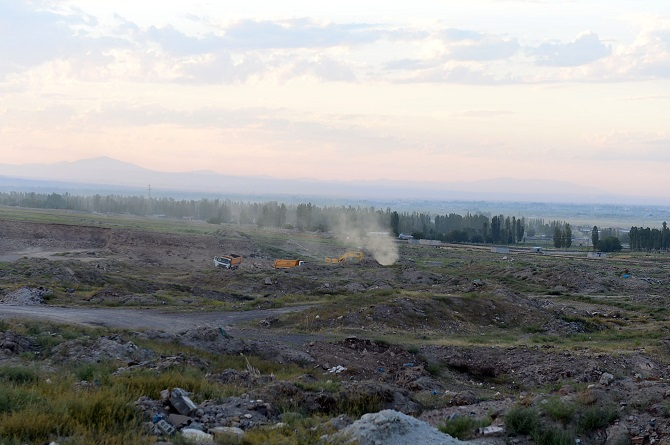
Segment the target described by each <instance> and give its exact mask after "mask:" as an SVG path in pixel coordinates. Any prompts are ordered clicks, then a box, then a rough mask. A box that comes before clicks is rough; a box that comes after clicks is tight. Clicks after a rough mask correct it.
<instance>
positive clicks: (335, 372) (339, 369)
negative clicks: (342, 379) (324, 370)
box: [328, 365, 347, 374]
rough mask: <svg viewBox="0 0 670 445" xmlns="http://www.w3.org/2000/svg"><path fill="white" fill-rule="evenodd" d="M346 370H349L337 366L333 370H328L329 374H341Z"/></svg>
mask: <svg viewBox="0 0 670 445" xmlns="http://www.w3.org/2000/svg"><path fill="white" fill-rule="evenodd" d="M346 370H347V368H345V367H344V366H342V365H337V366H333V367H332V368H330V369H329V370H328V374H339V373H341V372H344V371H346Z"/></svg>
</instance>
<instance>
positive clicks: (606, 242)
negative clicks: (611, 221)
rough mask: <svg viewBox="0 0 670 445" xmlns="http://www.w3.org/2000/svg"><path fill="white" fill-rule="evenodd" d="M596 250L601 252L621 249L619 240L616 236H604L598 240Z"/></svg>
mask: <svg viewBox="0 0 670 445" xmlns="http://www.w3.org/2000/svg"><path fill="white" fill-rule="evenodd" d="M598 250H600V251H601V252H619V251H621V241H619V238H617V237H616V236H606V237H605V238H603V239H601V240H599V241H598Z"/></svg>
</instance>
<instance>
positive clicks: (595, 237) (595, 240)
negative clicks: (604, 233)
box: [591, 226, 600, 250]
mask: <svg viewBox="0 0 670 445" xmlns="http://www.w3.org/2000/svg"><path fill="white" fill-rule="evenodd" d="M599 238H600V236H599V235H598V226H593V229H591V242H592V243H593V250H596V249H597V247H598V239H599Z"/></svg>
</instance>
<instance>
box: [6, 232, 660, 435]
mask: <svg viewBox="0 0 670 445" xmlns="http://www.w3.org/2000/svg"><path fill="white" fill-rule="evenodd" d="M193 224H194V225H197V226H198V227H199V228H201V226H202V225H203V224H201V223H196V222H193ZM250 233H251V232H250V231H246V232H245V231H242V230H240V231H238V230H236V229H235V228H234V227H221V228H217V227H212V228H211V230H210V233H208V234H197V233H196V234H183V233H181V234H180V233H161V232H152V231H148V230H140V229H131V228H118V229H117V228H110V227H94V226H84V227H82V226H72V225H59V224H42V223H27V222H15V221H7V220H0V266H1V267H2V269H0V301H1V302H2V303H1V304H0V318H44V319H50V320H54V321H57V322H62V323H81V324H88V325H93V326H105V327H114V328H124V329H132V330H138V331H146V332H147V334H146V335H153V336H157V337H161V336H162V337H170V338H182V340H181V341H183V342H185V343H184V344H188V345H189V346H195V347H200V348H203V349H206V350H211V349H212V348H215V349H219V350H221V351H232V352H235V351H238V350H240V351H252V352H255V353H258V354H259V355H263V351H271V352H267V353H266V356H267V357H269V358H272V359H275V360H285V361H295V362H300V363H303V364H304V365H305V366H306V367H308V368H309V369H310V370H311V371H310V372H311V373H312V374H319V375H323V374H332V378H334V379H340V380H342V381H343V382H345V383H346V384H348V385H363V384H365V385H372V386H369V390H370V391H381V392H384V391H387V392H389V394H390V396H389V399H388V401H389V407H391V408H394V409H397V410H400V411H403V412H407V413H410V414H413V415H415V416H419V417H420V418H421V419H423V420H426V421H428V422H429V423H431V424H433V425H439V424H440V423H442V422H444V421H445V419H447V418H450V417H452V416H454V415H465V416H474V417H484V416H492V417H493V418H494V422H495V423H497V424H502V419H504V413H505V412H506V411H507V410H509V408H510V407H511V406H513V405H515V404H516V403H518V402H520V401H524V403H531V401H532V400H533V399H534V398H538V397H549V396H550V395H558V396H559V397H562V398H564V399H565V400H573V399H577V398H578V397H581V398H583V397H586V396H585V395H584V394H588V397H591V398H592V399H593V402H592V403H596V404H597V403H605V402H606V401H607V402H608V403H615V404H616V405H617V409H618V410H619V411H620V412H621V416H620V417H619V421H618V422H619V425H618V428H619V429H621V428H623V429H625V431H626V434H628V437H629V438H632V437H643V438H644V440H645V441H648V442H651V443H668V442H667V441H668V440H670V419H669V417H670V409H668V407H670V389H669V387H668V384H667V382H668V379H670V375H669V373H668V367H667V366H668V364H669V363H670V335H668V323H667V313H666V312H664V311H663V308H664V307H665V306H667V301H668V297H669V296H670V295H669V293H670V286H669V285H670V280H669V278H668V272H669V267H668V264H669V262H668V259H667V257H662V256H649V257H626V256H623V255H620V256H619V257H618V258H611V259H608V260H607V261H599V260H595V261H594V260H586V259H585V258H583V257H584V256H585V254H584V255H582V254H581V253H580V252H577V253H576V256H575V257H562V256H558V255H551V254H547V255H537V254H531V253H529V252H527V251H518V252H515V251H513V252H512V253H510V254H507V255H501V254H493V253H491V252H489V251H488V250H485V249H476V248H462V247H457V246H451V247H447V248H442V249H435V248H429V247H424V246H409V245H405V244H402V245H399V248H400V254H401V255H400V260H399V262H398V263H397V264H396V265H394V266H392V267H383V266H381V265H379V264H378V263H377V262H375V261H374V260H372V259H370V258H366V259H365V260H363V261H361V262H357V261H356V262H351V263H348V264H343V265H326V264H324V263H323V257H325V256H337V255H338V254H341V253H342V252H343V251H344V250H346V249H347V248H349V247H350V246H346V245H344V244H338V242H337V240H336V239H335V238H334V237H332V236H329V235H323V236H321V235H316V234H299V233H297V232H271V231H258V232H254V233H252V234H250ZM229 252H234V253H238V254H241V255H243V256H244V262H243V263H242V265H241V267H240V268H239V269H238V270H218V269H215V268H214V266H213V263H212V258H213V257H214V255H219V254H222V253H229ZM280 257H282V258H300V259H304V260H306V261H307V264H305V265H304V266H303V267H301V268H299V269H290V270H285V271H276V270H274V269H272V266H271V265H272V262H273V261H274V259H275V258H280ZM624 274H625V275H627V276H628V278H623V275H624ZM289 297H290V298H291V300H290V301H291V302H296V303H300V302H301V298H304V299H305V300H306V303H308V304H302V305H300V304H298V305H295V306H283V307H281V308H277V309H269V308H271V307H273V305H275V302H276V301H285V300H282V299H285V298H289ZM208 301H216V302H218V303H222V304H227V305H228V306H222V308H223V309H228V310H226V311H222V310H221V309H217V308H212V307H211V306H207V305H206V302H208ZM282 304H283V303H282ZM103 306H112V307H103ZM203 308H204V310H203ZM235 308H237V309H242V308H244V309H247V310H246V311H243V312H239V311H238V312H230V310H229V309H235ZM266 308H267V309H266ZM249 309H251V310H249ZM218 328H223V329H225V331H226V332H227V333H229V334H230V335H231V337H232V339H233V340H231V339H223V338H220V337H218V336H217V335H216V329H218ZM639 329H646V331H645V332H648V333H649V334H650V335H651V334H653V335H651V336H650V338H649V342H648V343H645V342H641V341H640V338H644V335H633V334H630V333H631V332H632V333H635V332H636V330H639ZM620 331H621V332H626V333H628V334H626V335H623V334H619V337H621V338H620V339H618V337H617V333H618V332H620ZM212 332H214V334H212ZM602 332H609V333H611V335H610V337H612V338H613V339H614V340H612V343H611V344H604V343H594V342H590V341H589V339H588V336H589V335H593V336H596V335H598V334H599V333H602ZM186 333H187V335H186ZM4 336H5V338H4V342H5V343H3V344H14V345H17V346H11V348H15V349H16V350H20V349H21V348H31V347H34V345H30V344H28V343H26V340H25V339H21V338H15V337H11V334H10V333H5V334H4ZM569 336H572V337H571V338H582V337H579V336H583V340H580V341H579V342H573V343H568V344H566V343H564V342H562V341H561V339H562V338H565V337H569ZM10 337H11V338H10ZM478 338H479V339H480V340H479V341H478V340H477V339H478ZM598 338H600V337H598ZM234 341H241V342H243V343H234ZM21 342H23V343H24V344H23V345H22V343H21ZM189 342H190V343H189ZM8 348H9V347H8ZM11 348H9V349H7V348H6V349H7V350H8V351H9V350H10V349H11ZM236 348H237V349H236ZM10 352H11V351H10ZM5 355H7V356H9V355H11V354H9V353H7V354H5ZM84 355H85V353H84ZM2 357H3V356H2V355H0V361H1V360H2ZM610 374H611V375H612V379H611V380H609V379H607V378H605V379H604V378H603V376H604V375H605V376H607V375H610ZM291 384H293V383H291ZM298 386H299V385H298ZM298 390H299V389H295V388H293V389H291V391H298ZM264 391H265V392H264ZM282 391H287V388H285V387H281V388H277V387H276V386H275V387H270V388H268V389H266V390H262V391H259V394H258V395H259V397H261V396H262V397H263V398H264V399H267V400H272V397H279V395H281V394H282ZM301 391H302V390H301ZM301 394H302V395H301V397H303V398H304V400H305V403H306V404H307V403H309V404H311V405H310V406H312V407H313V409H315V410H320V409H321V410H326V409H327V408H328V406H330V405H327V403H330V402H329V401H328V400H321V401H319V400H317V399H315V398H313V397H312V396H311V395H309V394H306V393H301ZM331 402H332V401H331ZM609 434H610V437H613V434H614V433H613V432H612V431H609ZM607 435H608V431H607V430H603V431H600V432H597V433H596V434H595V436H593V437H590V438H589V440H591V441H592V442H593V443H597V442H598V441H602V442H604V441H605V440H606V438H607Z"/></svg>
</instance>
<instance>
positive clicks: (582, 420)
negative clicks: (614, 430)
mask: <svg viewBox="0 0 670 445" xmlns="http://www.w3.org/2000/svg"><path fill="white" fill-rule="evenodd" d="M617 417H619V415H618V413H617V410H616V408H614V407H613V406H590V407H588V408H586V409H585V410H584V411H582V412H580V413H579V420H578V421H577V427H578V428H579V430H580V431H583V432H589V431H593V430H595V429H598V428H604V427H606V426H607V425H609V424H610V423H612V422H614V421H615V420H616V419H617Z"/></svg>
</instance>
